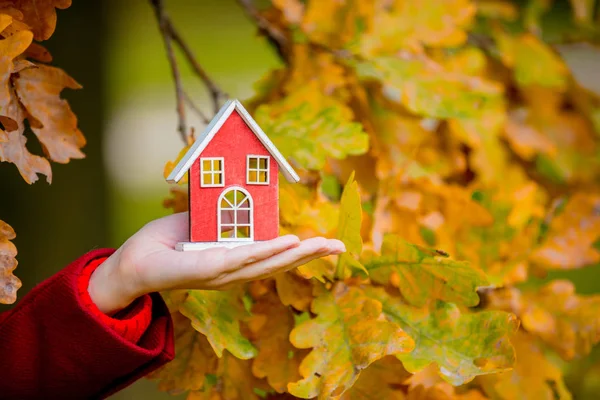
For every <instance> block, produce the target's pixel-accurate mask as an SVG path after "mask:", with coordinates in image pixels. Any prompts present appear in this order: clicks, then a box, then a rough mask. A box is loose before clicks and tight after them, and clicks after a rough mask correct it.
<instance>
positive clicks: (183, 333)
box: [147, 312, 218, 394]
mask: <svg viewBox="0 0 600 400" xmlns="http://www.w3.org/2000/svg"><path fill="white" fill-rule="evenodd" d="M171 317H172V318H173V327H174V329H175V358H174V359H173V361H171V362H169V363H168V364H166V365H165V366H164V367H162V368H160V369H158V370H156V371H154V372H152V373H151V374H150V375H148V376H147V377H148V378H149V379H152V380H158V381H159V382H158V389H159V390H162V391H168V392H169V393H171V394H176V393H182V392H184V391H188V390H201V389H202V388H203V387H204V385H205V383H206V375H208V374H214V373H215V372H216V370H217V363H218V358H217V355H216V354H215V352H214V351H213V349H212V347H211V346H210V344H209V343H208V340H206V336H204V335H203V334H201V333H199V332H198V331H196V330H195V329H194V328H193V327H192V326H191V325H190V320H189V319H187V318H186V317H184V316H183V315H181V314H180V313H178V312H175V313H173V314H171ZM209 379H210V378H209Z"/></svg>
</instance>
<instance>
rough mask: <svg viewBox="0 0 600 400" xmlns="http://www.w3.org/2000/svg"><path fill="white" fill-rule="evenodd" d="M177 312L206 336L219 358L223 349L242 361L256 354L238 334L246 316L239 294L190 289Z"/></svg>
mask: <svg viewBox="0 0 600 400" xmlns="http://www.w3.org/2000/svg"><path fill="white" fill-rule="evenodd" d="M179 311H180V312H181V313H182V314H183V315H185V316H186V317H187V318H189V319H190V320H191V321H192V326H193V327H194V329H196V330H197V331H198V332H201V333H203V334H204V335H205V336H206V338H207V339H208V341H209V343H210V345H211V346H212V348H213V349H214V351H215V353H216V354H217V356H219V357H222V356H223V350H225V349H227V350H229V352H230V353H231V354H233V355H234V356H236V357H238V358H240V359H242V360H247V359H249V358H252V357H254V356H255V355H256V349H255V348H254V346H252V344H251V343H250V341H249V340H248V339H246V338H245V337H244V336H243V335H242V333H241V332H240V321H241V320H244V319H246V318H248V316H249V313H248V312H247V311H246V310H245V309H244V305H243V303H242V300H241V296H240V293H239V292H238V291H233V290H230V291H216V290H190V291H189V296H188V298H187V299H186V301H185V302H184V303H183V304H181V306H180V310H179Z"/></svg>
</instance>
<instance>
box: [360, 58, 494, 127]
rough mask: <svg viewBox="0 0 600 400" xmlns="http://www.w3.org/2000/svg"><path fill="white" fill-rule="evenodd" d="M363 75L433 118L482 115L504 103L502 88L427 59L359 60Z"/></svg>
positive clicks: (395, 98) (386, 93)
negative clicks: (449, 69) (379, 83)
mask: <svg viewBox="0 0 600 400" xmlns="http://www.w3.org/2000/svg"><path fill="white" fill-rule="evenodd" d="M356 69H357V72H358V74H359V76H360V77H362V78H364V79H367V80H368V79H374V80H376V81H379V82H381V83H382V85H383V94H384V96H385V97H387V98H388V99H390V100H391V101H393V102H395V103H398V104H401V105H403V106H405V107H406V108H408V109H409V110H410V111H412V112H414V113H416V114H419V115H425V116H428V117H434V118H440V119H442V118H471V117H479V116H481V114H482V112H483V111H484V110H486V109H488V108H490V109H497V108H499V107H500V106H501V105H502V103H503V90H502V87H501V86H499V85H498V84H496V83H493V82H489V81H486V80H484V79H482V78H479V77H472V76H467V75H462V74H459V73H455V72H451V71H446V70H445V69H444V68H443V67H442V66H441V65H439V64H437V63H435V62H434V61H433V60H429V59H426V58H393V57H379V58H375V59H373V60H372V61H368V62H362V63H358V64H357V66H356Z"/></svg>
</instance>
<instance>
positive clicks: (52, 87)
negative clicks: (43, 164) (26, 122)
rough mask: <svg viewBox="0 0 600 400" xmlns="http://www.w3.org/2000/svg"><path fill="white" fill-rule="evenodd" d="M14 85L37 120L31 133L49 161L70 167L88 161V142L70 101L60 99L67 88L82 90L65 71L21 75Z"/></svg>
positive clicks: (46, 68)
mask: <svg viewBox="0 0 600 400" xmlns="http://www.w3.org/2000/svg"><path fill="white" fill-rule="evenodd" d="M14 84H15V89H16V91H17V94H18V96H19V98H20V100H21V102H22V103H23V105H24V106H25V109H26V110H27V112H28V114H29V115H30V116H31V117H33V118H34V122H35V123H31V129H32V130H33V132H34V133H35V134H36V136H37V137H38V139H39V141H40V142H41V143H42V145H43V146H44V151H45V152H46V153H47V154H48V156H49V158H50V159H52V160H53V161H56V162H59V163H67V162H69V160H70V159H72V158H83V157H85V155H84V154H83V153H82V152H81V150H80V149H81V147H83V146H85V138H84V137H83V134H82V133H81V131H80V130H79V129H78V128H77V117H75V114H73V112H72V111H71V108H70V107H69V104H68V103H67V101H66V100H64V99H61V98H60V92H61V91H62V90H63V89H64V88H70V89H79V88H81V86H80V85H79V84H78V83H77V82H75V80H74V79H73V78H71V77H70V76H69V75H67V74H66V73H65V72H64V71H63V70H61V69H59V68H54V67H49V66H46V65H38V66H37V68H29V69H25V70H23V71H21V72H20V73H19V76H18V77H17V78H16V79H14ZM30 122H31V119H30Z"/></svg>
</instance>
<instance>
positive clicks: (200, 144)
mask: <svg viewBox="0 0 600 400" xmlns="http://www.w3.org/2000/svg"><path fill="white" fill-rule="evenodd" d="M233 110H236V111H237V112H238V113H239V115H240V116H241V117H242V119H243V120H244V122H246V125H248V127H249V128H250V130H251V131H252V132H254V134H255V135H256V137H257V138H258V140H260V142H261V143H262V144H263V146H265V147H266V149H267V150H269V153H271V155H272V156H273V158H275V160H276V161H277V164H279V169H280V170H281V173H282V174H283V176H285V178H286V179H287V180H288V182H292V183H294V182H298V181H299V180H300V177H299V176H298V174H297V173H296V171H294V169H293V168H292V166H291V165H290V164H289V163H288V162H287V160H286V159H285V158H284V157H283V156H282V155H281V153H280V152H279V150H277V147H275V145H274V144H273V142H271V140H270V139H269V138H268V137H267V135H266V134H265V133H264V132H263V130H262V129H260V126H258V124H257V123H256V121H255V120H254V119H253V118H252V117H251V116H250V114H249V113H248V111H246V109H245V108H244V106H243V105H242V103H240V102H239V101H238V100H229V101H227V103H225V104H224V105H223V107H221V109H220V110H219V112H218V113H217V115H215V117H214V118H213V119H212V121H210V123H209V124H208V125H207V126H206V129H204V132H202V134H201V135H200V137H199V138H198V139H197V140H196V141H195V142H194V144H193V145H192V147H190V149H189V150H188V152H187V153H185V155H184V156H183V158H182V159H181V160H180V161H179V163H178V164H177V165H176V166H175V169H173V171H171V173H170V174H169V176H168V177H167V182H170V183H176V182H179V180H181V178H183V176H184V175H185V173H186V172H187V171H188V170H189V169H190V167H191V166H192V164H193V163H194V161H196V159H197V158H198V156H199V155H200V153H202V151H203V150H204V149H205V148H206V146H208V144H209V143H210V141H211V140H212V138H213V137H214V136H215V135H216V134H217V132H218V131H219V129H221V127H222V126H223V124H224V123H225V121H227V118H229V116H230V115H231V113H232V112H233Z"/></svg>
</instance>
